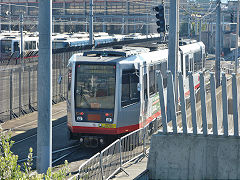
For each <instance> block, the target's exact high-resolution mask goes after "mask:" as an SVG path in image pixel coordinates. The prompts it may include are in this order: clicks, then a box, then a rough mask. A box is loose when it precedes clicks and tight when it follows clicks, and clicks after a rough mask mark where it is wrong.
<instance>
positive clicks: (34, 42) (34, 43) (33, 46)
mask: <svg viewBox="0 0 240 180" xmlns="http://www.w3.org/2000/svg"><path fill="white" fill-rule="evenodd" d="M32 48H33V49H36V41H33V42H32Z"/></svg>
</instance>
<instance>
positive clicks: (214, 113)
mask: <svg viewBox="0 0 240 180" xmlns="http://www.w3.org/2000/svg"><path fill="white" fill-rule="evenodd" d="M210 85H211V102H212V123H213V134H214V135H218V127H217V110H216V109H217V107H216V85H215V79H214V73H212V72H211V73H210Z"/></svg>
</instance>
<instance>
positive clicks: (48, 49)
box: [37, 0, 52, 173]
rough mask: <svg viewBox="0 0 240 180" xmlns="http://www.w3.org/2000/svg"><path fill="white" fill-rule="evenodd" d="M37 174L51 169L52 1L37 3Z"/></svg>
mask: <svg viewBox="0 0 240 180" xmlns="http://www.w3.org/2000/svg"><path fill="white" fill-rule="evenodd" d="M38 26H39V27H38V29H39V58H38V91H37V92H38V127H37V172H38V173H46V172H47V169H48V168H49V167H50V168H51V167H52V40H51V39H52V0H41V1H39V24H38Z"/></svg>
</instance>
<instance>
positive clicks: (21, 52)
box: [20, 14, 24, 68]
mask: <svg viewBox="0 0 240 180" xmlns="http://www.w3.org/2000/svg"><path fill="white" fill-rule="evenodd" d="M20 32H21V43H20V48H21V51H20V57H21V66H22V68H23V65H24V62H23V52H24V49H23V14H21V15H20Z"/></svg>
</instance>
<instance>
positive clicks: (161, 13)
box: [154, 4, 166, 33]
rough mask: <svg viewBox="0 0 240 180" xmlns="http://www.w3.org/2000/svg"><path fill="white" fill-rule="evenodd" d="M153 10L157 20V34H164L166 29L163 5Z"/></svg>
mask: <svg viewBox="0 0 240 180" xmlns="http://www.w3.org/2000/svg"><path fill="white" fill-rule="evenodd" d="M154 10H155V11H156V12H157V13H156V18H157V19H158V20H157V22H156V24H157V25H158V26H159V27H158V28H157V32H158V33H160V32H165V31H166V28H165V16H164V5H163V4H161V5H159V6H156V7H155V8H154Z"/></svg>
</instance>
